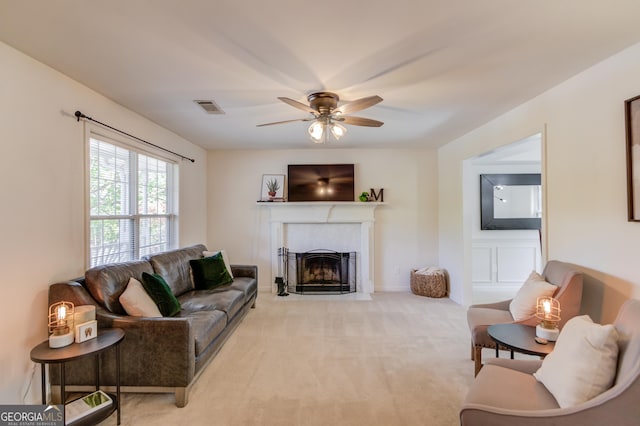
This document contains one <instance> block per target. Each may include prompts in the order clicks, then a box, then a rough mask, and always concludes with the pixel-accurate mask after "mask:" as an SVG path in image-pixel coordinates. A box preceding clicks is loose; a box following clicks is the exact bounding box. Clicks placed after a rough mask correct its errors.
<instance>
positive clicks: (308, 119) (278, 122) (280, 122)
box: [256, 118, 315, 127]
mask: <svg viewBox="0 0 640 426" xmlns="http://www.w3.org/2000/svg"><path fill="white" fill-rule="evenodd" d="M311 120H315V118H298V119H295V120H284V121H274V122H273V123H264V124H256V127H264V126H273V125H274V124H285V123H293V122H295V121H311Z"/></svg>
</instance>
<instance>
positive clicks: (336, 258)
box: [283, 249, 357, 294]
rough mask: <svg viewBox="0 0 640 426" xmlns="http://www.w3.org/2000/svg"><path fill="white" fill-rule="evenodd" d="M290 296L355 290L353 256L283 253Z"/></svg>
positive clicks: (354, 263)
mask: <svg viewBox="0 0 640 426" xmlns="http://www.w3.org/2000/svg"><path fill="white" fill-rule="evenodd" d="M283 252H284V253H286V255H285V259H284V260H285V268H286V271H287V281H288V282H287V284H288V290H289V292H291V293H298V294H305V293H310V294H313V293H322V294H327V293H329V294H343V293H355V291H356V282H357V279H356V278H357V277H356V253H355V252H345V253H341V252H337V251H331V250H322V249H320V250H311V251H308V252H304V253H295V252H290V251H288V250H286V249H285V250H283Z"/></svg>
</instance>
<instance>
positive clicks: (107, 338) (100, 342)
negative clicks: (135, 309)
mask: <svg viewBox="0 0 640 426" xmlns="http://www.w3.org/2000/svg"><path fill="white" fill-rule="evenodd" d="M123 339H124V331H123V330H121V329H119V328H101V329H98V336H97V337H96V338H95V339H91V340H87V341H86V342H82V343H73V344H71V345H69V346H65V347H63V348H56V349H52V348H50V347H49V341H48V340H45V341H44V342H42V343H40V344H39V345H38V346H36V347H34V348H33V349H32V350H31V360H32V361H33V362H37V363H39V364H40V369H41V377H42V404H43V405H45V404H46V403H47V379H46V369H45V364H58V365H59V367H60V396H61V398H62V404H63V405H64V404H65V403H66V391H65V383H64V376H65V364H66V363H67V362H69V361H75V360H78V359H81V358H84V357H87V356H95V360H96V390H98V389H100V360H99V357H98V355H99V354H100V353H102V352H104V351H106V350H108V349H111V348H113V347H115V350H116V396H115V398H113V399H114V401H113V404H111V409H110V410H106V411H98V412H96V413H94V414H95V416H93V415H92V414H89V415H88V416H87V417H84V418H82V419H80V420H79V421H78V422H77V423H74V424H78V425H80V424H84V423H85V422H87V421H89V420H90V421H91V423H87V424H96V423H97V422H99V421H102V420H104V419H106V418H107V417H109V416H110V415H111V413H113V411H114V410H115V411H117V416H118V424H120V343H121V342H122V340H123ZM111 396H112V395H111ZM112 397H113V396H112ZM98 417H99V418H98Z"/></svg>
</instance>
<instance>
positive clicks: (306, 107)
mask: <svg viewBox="0 0 640 426" xmlns="http://www.w3.org/2000/svg"><path fill="white" fill-rule="evenodd" d="M278 99H280V100H281V101H282V102H284V103H285V104H289V105H291V106H292V107H295V108H298V109H301V110H303V111H306V112H310V113H311V114H316V113H317V111H316V110H314V109H313V108H311V107H310V106H309V105H305V104H303V103H302V102H298V101H294V100H293V99H291V98H285V97H283V96H279V97H278Z"/></svg>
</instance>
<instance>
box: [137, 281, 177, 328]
mask: <svg viewBox="0 0 640 426" xmlns="http://www.w3.org/2000/svg"><path fill="white" fill-rule="evenodd" d="M142 286H143V287H144V289H145V290H146V292H147V293H148V294H149V296H150V297H151V299H153V301H154V302H155V303H156V305H158V310H159V311H160V313H161V314H162V316H163V317H172V316H174V315H175V314H177V313H178V312H180V302H179V301H178V299H176V297H175V296H174V295H173V293H172V292H171V289H170V288H169V285H168V284H167V282H166V281H165V280H164V278H162V277H161V276H160V275H158V274H153V275H151V274H148V273H146V272H143V273H142Z"/></svg>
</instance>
